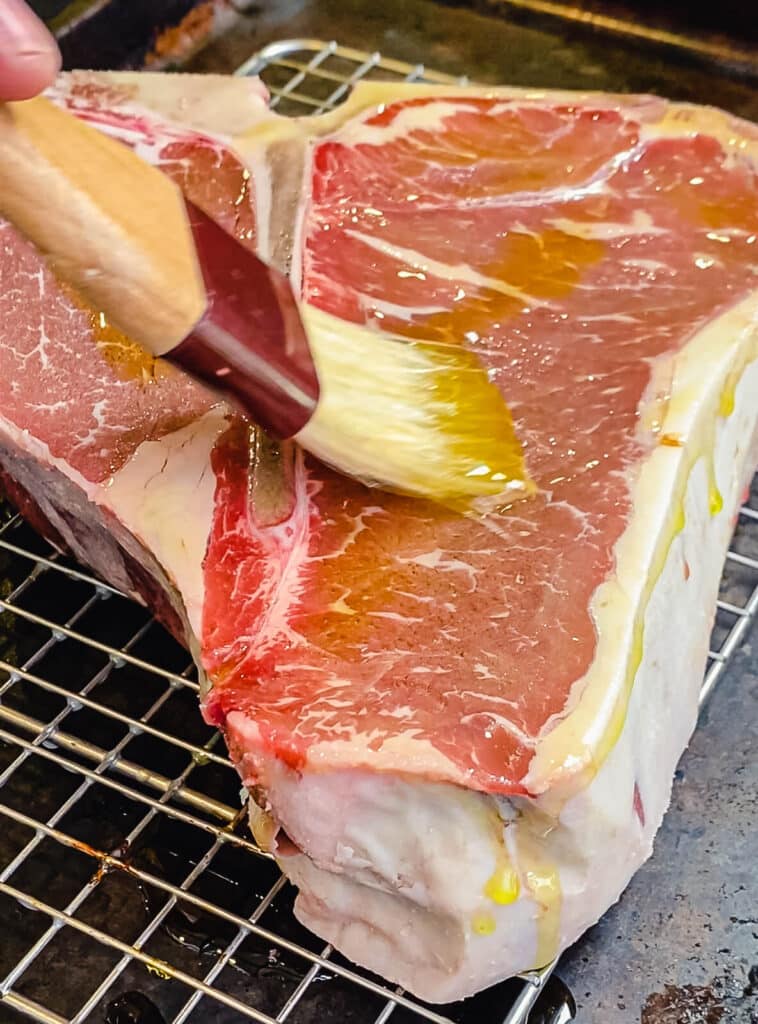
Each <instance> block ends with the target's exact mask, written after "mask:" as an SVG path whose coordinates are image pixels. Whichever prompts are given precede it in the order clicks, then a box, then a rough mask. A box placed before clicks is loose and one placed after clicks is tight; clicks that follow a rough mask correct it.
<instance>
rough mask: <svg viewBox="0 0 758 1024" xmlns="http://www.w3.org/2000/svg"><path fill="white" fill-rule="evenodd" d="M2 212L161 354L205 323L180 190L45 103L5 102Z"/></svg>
mask: <svg viewBox="0 0 758 1024" xmlns="http://www.w3.org/2000/svg"><path fill="white" fill-rule="evenodd" d="M0 214H2V215H3V216H4V217H5V218H7V219H8V220H9V221H10V222H11V223H12V224H14V225H15V227H17V228H18V229H19V230H20V231H21V232H22V234H24V235H25V236H26V237H27V238H29V239H30V240H31V241H32V242H34V244H35V245H36V246H37V247H38V248H39V249H40V250H41V251H42V252H43V253H44V254H45V256H46V257H47V259H48V261H49V263H50V264H51V266H52V267H53V269H54V270H55V271H56V272H57V273H58V274H59V275H60V277H61V278H63V280H65V281H67V282H68V283H70V284H72V285H73V286H74V287H75V288H76V289H77V290H79V291H80V292H81V293H82V294H83V295H84V296H85V297H86V298H87V299H88V301H89V302H90V303H92V304H93V305H94V307H95V308H96V309H97V310H102V312H103V313H104V314H105V315H106V317H107V318H108V319H109V320H110V321H111V322H112V323H113V324H114V325H115V326H116V327H118V328H119V329H120V330H122V331H124V332H125V333H126V334H128V335H130V336H131V337H132V338H134V340H135V341H138V342H140V343H141V344H142V345H144V346H145V347H146V348H147V349H149V350H150V351H151V352H152V353H153V354H155V355H162V354H164V353H165V352H167V351H168V350H169V349H171V348H173V347H174V345H176V344H177V343H178V342H179V341H181V340H182V339H183V338H184V337H186V335H187V334H189V332H190V331H191V330H192V328H193V327H194V326H195V324H196V323H197V321H198V320H199V319H200V317H201V316H202V315H203V312H204V310H205V306H206V295H205V290H204V288H203V284H202V277H201V275H200V270H199V267H198V263H197V257H196V254H195V248H194V244H193V240H192V235H191V232H190V227H189V223H188V221H187V216H186V211H185V207H184V201H183V198H182V195H181V193H180V192H179V190H178V189H177V188H176V187H175V186H174V185H173V184H172V182H171V181H170V180H169V179H168V178H167V177H165V176H164V175H163V174H161V172H160V171H158V170H156V169H155V168H153V167H151V166H150V165H149V164H147V163H145V162H144V161H143V160H140V158H139V157H137V156H136V155H135V154H134V153H133V152H132V151H131V150H130V149H128V148H127V147H126V146H124V145H122V144H121V143H119V142H116V141H114V140H113V139H110V138H108V137H107V136H106V135H103V134H101V133H100V132H98V131H97V130H96V129H94V128H91V127H90V126H89V125H86V124H84V123H83V122H81V121H79V120H78V119H77V118H76V117H74V116H73V115H72V114H68V113H65V112H64V111H62V110H60V109H58V108H57V107H55V106H54V105H53V104H52V103H50V102H49V101H48V100H46V99H43V98H39V99H33V100H28V101H26V102H23V103H5V104H0Z"/></svg>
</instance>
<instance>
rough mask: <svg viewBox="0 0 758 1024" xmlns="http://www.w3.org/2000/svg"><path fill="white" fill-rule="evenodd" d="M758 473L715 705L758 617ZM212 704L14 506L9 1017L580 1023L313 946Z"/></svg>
mask: <svg viewBox="0 0 758 1024" xmlns="http://www.w3.org/2000/svg"><path fill="white" fill-rule="evenodd" d="M240 72H241V73H244V74H261V75H262V77H263V78H264V80H266V82H267V84H268V85H269V88H270V90H271V92H272V95H273V98H274V99H273V102H274V104H275V105H277V106H278V107H279V109H280V110H281V111H282V112H286V113H291V114H294V113H305V112H314V111H321V110H325V109H328V108H329V107H332V106H334V105H335V104H337V103H338V102H339V101H340V100H341V99H343V98H344V96H345V94H346V92H347V91H348V90H349V88H350V86H351V85H352V84H354V83H355V82H356V81H358V80H359V79H361V78H364V77H368V76H372V77H382V78H385V79H392V80H395V81H400V80H407V81H413V80H425V81H434V82H450V81H454V80H453V79H449V78H447V77H446V76H443V75H439V74H437V73H434V72H430V71H428V70H427V69H425V68H424V67H423V66H420V65H419V66H416V67H410V66H408V65H405V64H401V63H399V62H397V61H390V60H386V59H384V58H382V57H380V55H379V54H371V55H369V54H365V53H360V52H358V51H355V50H350V49H347V48H345V47H340V46H337V45H336V44H334V43H330V44H323V43H320V42H317V41H312V40H300V41H294V42H287V43H280V44H277V45H276V46H270V47H268V48H267V49H266V50H264V51H262V52H261V53H260V54H258V55H257V56H256V57H254V58H253V59H252V60H251V61H249V62H248V63H247V64H246V65H244V67H243V68H241V69H240ZM756 479H757V482H756V484H755V485H754V489H753V494H752V497H751V498H750V499H749V500H748V504H747V505H746V506H745V507H744V508H743V510H742V512H741V514H740V517H739V524H738V527H737V532H736V534H735V539H734V542H733V545H732V550H731V551H730V554H729V557H728V560H727V564H726V569H725V576H724V583H723V588H722V600H721V601H720V602H719V611H718V616H717V621H716V626H715V629H714V636H713V644H712V647H713V649H712V651H711V654H710V659H709V667H708V671H707V675H706V678H705V682H704V686H703V700H705V699H706V697H707V696H708V695H709V694H710V693H711V691H712V690H713V688H714V686H715V685H716V683H717V681H718V679H719V678H720V676H721V674H722V673H723V671H724V668H725V666H726V665H727V664H728V662H729V659H730V658H731V656H732V654H733V653H734V651H735V650H736V649H737V647H738V646H739V644H740V643H741V641H742V640H743V639H744V637H745V635H746V632H747V630H748V628H749V626H750V623H751V621H752V619H753V618H754V616H755V614H756V611H757V610H758V478H756ZM196 691H197V683H196V681H195V679H194V675H193V670H192V666H191V665H190V664H189V661H188V658H187V655H186V653H185V652H183V651H182V650H181V649H180V648H179V647H178V646H177V645H176V644H174V642H173V641H172V640H170V639H169V638H168V636H167V635H166V634H165V633H164V632H163V630H162V629H161V627H160V626H158V625H157V624H156V623H155V622H154V621H152V620H151V619H150V617H149V616H148V614H147V613H146V612H145V611H143V610H142V609H140V608H139V607H138V606H136V605H134V604H132V603H131V602H128V601H127V600H126V599H125V598H123V597H122V596H121V595H119V594H118V593H117V592H116V591H114V590H113V589H112V588H110V587H108V586H106V585H105V584H103V583H100V582H98V581H97V580H95V579H93V578H92V577H91V576H90V575H88V574H87V573H86V572H84V571H82V570H81V569H79V568H77V567H76V566H75V565H73V564H72V563H70V562H68V561H66V559H64V558H63V557H61V556H60V555H59V554H58V553H57V552H55V551H54V550H53V549H51V548H50V547H49V546H48V545H47V544H45V543H44V542H43V541H41V540H40V539H39V538H38V537H37V536H36V535H35V534H34V533H33V532H32V530H31V529H30V528H29V527H28V526H27V525H26V524H25V523H24V522H23V521H22V520H21V519H20V518H19V517H18V516H14V515H12V514H11V513H10V511H8V510H6V511H5V513H4V516H3V522H2V525H1V526H0V821H1V822H2V827H1V828H0V915H1V917H2V921H3V924H2V941H0V1024H5V1021H9V1022H10V1021H17V1020H18V1019H19V1018H20V1017H27V1018H28V1017H31V1018H33V1019H35V1020H39V1021H44V1022H48V1024H64V1022H70V1024H81V1022H84V1021H90V1022H100V1021H104V1020H107V1021H108V1022H109V1024H122V1022H123V1021H125V1020H129V1021H134V1020H135V1019H136V1017H135V1014H137V1011H138V1010H139V1009H140V1006H141V1005H143V1004H140V1003H139V1001H138V1000H139V996H135V995H134V993H135V992H137V993H140V994H141V995H142V996H146V997H148V998H149V999H150V1000H152V1002H153V1004H154V1005H157V1006H158V1007H159V1008H160V1012H161V1016H162V1019H163V1020H165V1021H166V1022H167V1024H168V1022H169V1021H171V1022H173V1024H181V1022H185V1021H190V1022H194V1024H198V1022H200V1021H203V1022H204V1024H212V1022H215V1021H218V1022H223V1024H239V1022H242V1021H244V1020H254V1021H258V1022H261V1024H274V1022H284V1021H289V1022H290V1024H316V1022H318V1024H329V1022H334V1024H337V1022H339V1024H350V1022H352V1024H386V1022H388V1021H389V1022H390V1024H418V1022H419V1021H427V1022H434V1024H526V1022H527V1021H528V1019H529V1016H530V1013H531V1012H532V1011H533V1010H534V1008H535V1005H536V1004H537V1003H538V1002H539V1001H540V1000H542V1011H543V1013H544V1015H541V1017H540V1020H542V1021H546V1022H547V1024H560V1022H565V1021H567V1020H570V1019H571V1016H572V1014H571V1010H570V1008H569V1006H568V1005H567V1004H566V1003H565V1002H563V1001H562V999H561V998H560V996H556V995H555V993H553V994H552V997H551V1005H552V1006H553V1007H554V1008H553V1009H552V1010H548V1009H545V999H546V997H548V996H550V992H549V989H550V985H551V984H552V981H551V980H550V977H551V970H552V968H548V969H546V970H545V971H543V972H539V973H535V974H534V975H530V976H528V977H526V978H524V979H520V980H519V979H516V980H514V981H511V982H506V983H504V984H503V985H501V986H498V987H497V988H495V989H493V990H490V991H489V992H488V993H484V994H482V995H481V996H479V997H476V998H474V999H473V1000H470V1001H468V1002H466V1003H465V1004H460V1005H458V1006H451V1007H446V1008H437V1009H435V1008H432V1007H429V1006H426V1005H422V1004H419V1003H417V1002H415V1001H414V1000H412V999H410V998H408V997H406V996H405V995H404V994H403V993H402V991H400V990H399V989H396V990H391V989H390V988H388V987H386V986H385V985H384V984H383V983H382V982H381V981H380V980H379V979H376V978H374V977H372V976H370V975H368V974H366V973H365V972H362V971H360V970H359V969H356V968H354V967H353V966H351V965H350V964H348V963H347V962H346V961H344V960H342V959H341V958H340V957H339V956H338V955H337V954H335V953H334V952H333V950H332V949H331V947H330V946H328V945H327V946H324V945H323V944H322V943H320V942H319V941H318V940H317V939H315V938H314V937H313V936H312V935H310V934H309V933H307V932H305V930H304V929H302V928H301V927H300V926H299V925H298V924H297V922H296V921H295V920H294V917H293V916H292V914H291V901H292V891H291V887H290V886H289V885H288V884H287V883H286V881H285V880H284V879H283V878H282V876H281V875H280V873H279V871H278V869H277V868H276V865H275V864H274V863H273V862H272V860H271V858H269V857H268V856H267V855H266V854H264V853H262V852H261V851H260V850H259V849H258V847H257V846H256V845H255V843H254V842H253V841H252V840H251V839H250V838H249V835H248V833H247V831H246V828H245V823H244V818H245V815H244V811H243V809H242V808H241V807H240V806H239V795H238V792H239V783H238V779H237V775H236V773H235V772H234V769H233V768H232V766H231V765H230V764H229V762H228V760H227V759H226V757H225V756H224V755H223V753H222V752H221V751H220V747H219V744H218V742H217V741H218V736H217V734H216V733H215V732H214V731H213V730H211V729H208V728H206V727H205V726H204V725H203V724H202V722H201V721H200V718H199V716H198V714H197V712H196V710H195V708H194V704H195V702H196V696H197V695H196ZM130 993H131V994H130ZM135 1000H137V1002H135ZM135 1008H136V1009H135ZM127 1011H129V1013H131V1014H132V1015H131V1016H129V1015H128V1013H127ZM137 1016H139V1015H138V1014H137ZM155 1019H156V1018H150V1017H149V1016H143V1018H142V1020H144V1024H154V1021H155Z"/></svg>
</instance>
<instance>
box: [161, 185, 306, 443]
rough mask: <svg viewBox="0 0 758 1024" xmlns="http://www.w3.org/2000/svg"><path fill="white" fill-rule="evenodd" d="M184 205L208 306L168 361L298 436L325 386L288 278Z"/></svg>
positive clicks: (283, 432) (271, 428) (263, 422)
mask: <svg viewBox="0 0 758 1024" xmlns="http://www.w3.org/2000/svg"><path fill="white" fill-rule="evenodd" d="M185 202H186V205H187V213H188V216H189V220H190V225H191V227H192V234H193V238H194V241H195V248H196V250H197V256H198V261H199V264H200V269H201V272H202V276H203V283H204V285H205V290H206V293H207V296H208V307H207V309H206V312H205V314H204V316H203V318H202V320H200V322H199V323H198V324H197V326H196V327H195V328H194V330H193V331H192V333H191V334H190V335H189V336H188V337H187V338H186V339H185V340H184V341H182V342H180V343H179V344H178V345H177V346H175V348H173V349H172V350H171V351H170V352H169V353H167V358H168V359H170V360H172V361H173V362H175V363H178V364H179V365H181V366H182V367H183V368H185V369H186V370H188V371H189V372H190V373H192V374H194V375H195V376H196V377H198V378H199V379H201V380H203V381H205V382H206V383H207V384H209V385H211V386H213V387H216V388H220V389H221V390H224V391H227V392H229V393H230V394H231V395H233V396H234V397H235V398H236V399H237V400H238V402H239V403H240V404H241V405H242V407H243V408H244V409H245V411H246V412H247V413H248V414H249V415H250V417H251V418H252V419H253V420H254V421H255V422H256V423H258V424H260V426H262V427H264V428H265V429H266V430H267V431H268V432H269V433H271V434H272V435H273V436H276V437H280V438H284V437H293V436H294V435H295V434H297V433H299V431H300V430H302V429H303V427H304V426H305V425H306V423H307V422H308V420H309V419H310V417H311V416H312V415H313V412H314V410H315V408H316V404H317V402H318V397H319V384H318V377H317V375H316V369H315V366H314V365H313V359H312V357H311V353H310V348H309V346H308V338H307V335H306V333H305V328H304V327H303V323H302V320H301V318H300V313H299V310H298V306H297V301H296V300H295V297H294V294H293V292H292V287H291V285H290V283H289V280H288V279H287V278H286V276H285V275H284V274H282V273H281V272H280V271H278V270H276V269H274V268H273V267H269V266H267V265H266V264H265V263H264V262H263V261H262V260H260V259H259V258H258V257H257V256H256V255H255V254H254V253H252V252H250V250H249V249H246V248H245V246H243V245H242V244H241V243H240V242H238V241H237V240H236V239H235V238H234V237H233V236H232V235H230V234H228V233H227V232H226V231H224V230H223V229H222V228H220V227H219V226H218V225H217V224H216V223H215V222H214V221H212V220H211V219H210V218H209V217H207V216H206V215H205V214H204V213H202V211H200V210H199V209H198V208H197V207H196V206H194V204H192V203H190V202H189V201H188V200H185Z"/></svg>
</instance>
